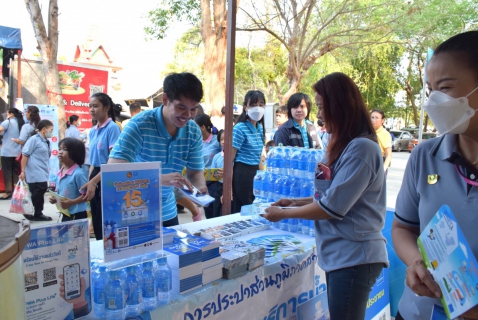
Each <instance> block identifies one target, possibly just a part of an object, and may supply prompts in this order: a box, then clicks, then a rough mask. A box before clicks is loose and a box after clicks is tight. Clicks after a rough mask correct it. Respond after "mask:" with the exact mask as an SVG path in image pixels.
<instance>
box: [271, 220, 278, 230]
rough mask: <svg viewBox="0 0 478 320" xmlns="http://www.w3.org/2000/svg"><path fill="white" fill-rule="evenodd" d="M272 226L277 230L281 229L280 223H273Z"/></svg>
mask: <svg viewBox="0 0 478 320" xmlns="http://www.w3.org/2000/svg"><path fill="white" fill-rule="evenodd" d="M271 226H272V227H273V228H276V229H280V221H278V222H272V224H271Z"/></svg>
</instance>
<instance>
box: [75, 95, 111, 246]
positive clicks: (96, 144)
mask: <svg viewBox="0 0 478 320" xmlns="http://www.w3.org/2000/svg"><path fill="white" fill-rule="evenodd" d="M114 105H115V104H114V103H113V101H112V100H111V98H110V96H109V95H107V94H105V93H95V94H93V95H92V96H91V97H90V114H91V117H92V118H93V119H95V120H97V121H98V124H97V125H96V126H94V127H93V128H91V130H90V133H89V136H88V137H89V141H90V177H89V181H88V182H87V183H86V184H85V185H84V186H83V188H85V189H86V194H85V200H90V206H91V218H92V219H91V221H92V223H93V230H94V232H95V236H96V239H97V240H101V239H103V219H102V216H101V212H102V211H101V173H100V171H101V165H102V164H106V163H108V156H109V153H110V150H111V149H112V148H113V146H114V144H115V143H116V140H118V137H119V135H120V128H119V127H118V125H117V124H116V123H115V120H116V118H115V112H114V110H113V107H114ZM83 188H82V189H83Z"/></svg>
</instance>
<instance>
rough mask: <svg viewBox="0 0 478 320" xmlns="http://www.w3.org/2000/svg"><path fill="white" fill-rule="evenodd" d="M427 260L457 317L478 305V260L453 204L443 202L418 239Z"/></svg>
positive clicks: (444, 299) (450, 315) (445, 302)
mask: <svg viewBox="0 0 478 320" xmlns="http://www.w3.org/2000/svg"><path fill="white" fill-rule="evenodd" d="M417 244H418V249H420V253H421V254H422V257H423V261H424V262H425V265H426V266H427V268H428V270H429V271H430V273H431V274H432V275H433V278H434V279H435V281H436V282H437V284H438V285H439V286H440V289H441V292H442V295H441V298H440V300H441V303H442V305H443V308H444V309H445V313H446V315H447V316H448V318H450V319H453V318H455V317H458V316H460V315H461V314H463V313H464V312H466V311H467V310H469V309H471V308H473V307H474V306H476V305H478V296H477V295H476V292H477V291H478V269H477V267H478V263H477V261H476V258H475V256H474V255H473V251H472V250H471V248H470V246H469V244H468V242H467V241H466V238H465V236H464V235H463V232H462V231H461V228H460V226H459V225H458V223H457V222H456V218H455V216H454V215H453V212H452V211H451V209H450V207H448V206H447V205H443V206H441V207H440V209H438V212H437V213H436V214H435V215H434V216H433V218H432V219H431V220H430V222H429V223H428V224H427V226H426V227H425V229H423V232H422V233H421V234H420V237H418V240H417Z"/></svg>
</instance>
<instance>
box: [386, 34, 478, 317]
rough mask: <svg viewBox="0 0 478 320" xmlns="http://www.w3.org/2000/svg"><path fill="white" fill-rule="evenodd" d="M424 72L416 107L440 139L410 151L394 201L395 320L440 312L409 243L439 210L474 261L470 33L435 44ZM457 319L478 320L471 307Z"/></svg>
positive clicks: (477, 142)
mask: <svg viewBox="0 0 478 320" xmlns="http://www.w3.org/2000/svg"><path fill="white" fill-rule="evenodd" d="M426 72H427V75H428V82H427V85H428V88H429V90H430V92H431V93H430V96H429V98H428V101H427V103H426V104H425V106H424V107H425V110H426V111H427V113H428V116H429V117H430V119H431V120H432V122H433V124H434V125H435V127H436V129H437V130H438V132H439V133H440V134H441V135H442V136H441V137H438V138H435V139H430V140H427V141H424V142H422V143H420V144H419V145H418V147H417V148H415V149H414V150H413V151H412V154H411V156H410V159H409V161H408V164H407V168H406V170H405V175H404V178H403V183H402V187H401V189H400V192H399V194H398V197H397V204H396V207H395V221H394V224H393V244H394V247H395V250H396V252H397V254H398V256H399V257H400V259H401V260H402V261H403V262H404V263H405V264H406V265H407V267H408V268H407V273H406V286H405V290H404V293H403V296H402V298H401V300H400V302H399V305H398V310H399V314H397V316H396V318H395V319H398V320H400V319H407V320H408V319H412V320H413V319H430V314H431V310H432V308H433V305H434V304H437V305H441V302H440V300H439V297H440V296H441V295H442V292H441V291H440V287H439V286H438V284H437V283H436V282H435V281H434V280H433V278H432V276H431V275H430V273H429V272H428V271H427V268H426V266H425V263H424V261H423V259H422V257H421V255H420V252H419V250H418V247H417V237H418V235H419V234H420V233H421V232H423V229H424V228H425V227H426V225H427V224H428V223H429V221H430V220H431V219H432V217H433V216H434V215H435V214H436V212H437V211H438V209H439V208H440V207H441V206H442V205H444V204H446V205H448V206H449V207H450V208H451V211H452V212H453V214H454V216H455V218H456V220H457V223H458V225H459V226H460V228H461V229H462V231H463V234H464V236H465V238H466V240H467V241H468V243H469V245H470V248H471V250H472V251H473V254H474V255H475V257H478V233H476V226H477V225H478V215H477V214H476V213H477V212H478V211H477V210H478V209H477V208H478V115H476V110H477V109H478V31H470V32H466V33H462V34H459V35H456V36H454V37H452V38H450V39H448V40H447V41H445V42H443V43H442V44H441V45H440V46H438V48H437V49H436V50H435V53H434V56H433V58H432V59H431V60H430V63H429V64H428V66H427V70H426ZM437 280H438V281H441V280H440V279H437ZM462 316H463V317H466V318H467V319H468V318H469V319H478V307H474V308H472V309H470V310H468V311H467V312H466V313H465V314H463V315H462Z"/></svg>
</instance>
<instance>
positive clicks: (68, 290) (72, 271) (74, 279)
mask: <svg viewBox="0 0 478 320" xmlns="http://www.w3.org/2000/svg"><path fill="white" fill-rule="evenodd" d="M63 282H64V283H65V300H71V299H74V298H78V297H79V296H80V295H81V291H80V265H79V264H78V263H74V264H70V265H67V266H64V267H63Z"/></svg>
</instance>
